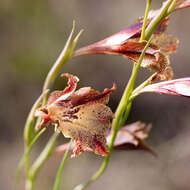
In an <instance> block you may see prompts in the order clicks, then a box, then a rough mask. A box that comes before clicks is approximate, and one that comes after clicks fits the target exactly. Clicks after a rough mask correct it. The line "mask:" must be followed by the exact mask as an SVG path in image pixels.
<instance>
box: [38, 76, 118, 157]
mask: <svg viewBox="0 0 190 190" xmlns="http://www.w3.org/2000/svg"><path fill="white" fill-rule="evenodd" d="M62 76H65V77H67V78H68V79H69V81H68V87H66V88H65V89H64V90H63V91H54V92H52V93H51V94H50V96H49V98H48V101H47V105H45V106H43V107H41V108H40V109H38V110H37V111H36V116H40V117H42V119H43V120H42V122H41V124H40V126H39V127H41V126H42V125H46V126H47V125H48V124H52V125H54V126H55V128H56V130H60V131H62V133H63V134H64V136H65V137H69V138H72V139H73V140H74V143H75V149H74V156H76V155H79V154H80V153H82V152H84V151H86V150H87V149H91V150H92V151H94V152H95V153H96V154H101V155H107V154H108V150H107V146H106V134H107V131H108V129H109V128H110V120H111V119H112V118H113V113H112V111H111V109H110V108H109V107H107V106H106V104H107V103H108V101H109V94H110V93H111V92H112V91H114V90H115V89H116V86H115V84H114V86H113V88H112V89H107V88H106V89H105V90H104V92H102V93H100V92H98V91H95V90H94V89H92V88H90V87H84V88H80V89H79V90H77V91H76V92H74V91H75V89H76V86H77V82H78V81H79V79H78V78H77V77H76V76H72V75H70V74H67V73H66V74H62Z"/></svg>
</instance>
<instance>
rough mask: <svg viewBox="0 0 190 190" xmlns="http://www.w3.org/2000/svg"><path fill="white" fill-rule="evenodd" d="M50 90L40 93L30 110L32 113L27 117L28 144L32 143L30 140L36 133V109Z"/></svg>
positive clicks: (26, 139) (25, 129)
mask: <svg viewBox="0 0 190 190" xmlns="http://www.w3.org/2000/svg"><path fill="white" fill-rule="evenodd" d="M48 91H49V90H45V91H44V92H43V93H42V94H41V95H40V97H39V98H38V99H37V100H36V102H35V103H34V105H33V106H32V108H31V110H30V113H29V115H28V117H27V120H26V124H25V127H24V141H25V143H26V146H27V145H28V144H30V142H31V140H32V135H34V134H33V126H34V123H35V118H34V113H35V111H36V109H37V108H38V107H39V106H40V103H41V102H42V100H43V98H44V96H46V95H47V94H48Z"/></svg>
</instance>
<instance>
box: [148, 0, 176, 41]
mask: <svg viewBox="0 0 190 190" xmlns="http://www.w3.org/2000/svg"><path fill="white" fill-rule="evenodd" d="M174 1H175V0H168V1H167V2H166V3H165V5H164V6H163V7H162V8H161V10H160V12H159V13H158V14H157V15H156V17H154V18H153V19H152V21H151V22H150V24H149V25H148V27H147V28H146V30H145V40H148V39H149V38H150V36H151V35H152V33H153V32H154V30H155V29H156V28H157V26H158V25H159V24H160V23H161V22H162V20H163V19H164V18H165V17H166V16H167V11H168V8H169V7H170V5H171V4H172V2H174Z"/></svg>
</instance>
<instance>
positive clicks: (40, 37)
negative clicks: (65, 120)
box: [0, 0, 190, 190]
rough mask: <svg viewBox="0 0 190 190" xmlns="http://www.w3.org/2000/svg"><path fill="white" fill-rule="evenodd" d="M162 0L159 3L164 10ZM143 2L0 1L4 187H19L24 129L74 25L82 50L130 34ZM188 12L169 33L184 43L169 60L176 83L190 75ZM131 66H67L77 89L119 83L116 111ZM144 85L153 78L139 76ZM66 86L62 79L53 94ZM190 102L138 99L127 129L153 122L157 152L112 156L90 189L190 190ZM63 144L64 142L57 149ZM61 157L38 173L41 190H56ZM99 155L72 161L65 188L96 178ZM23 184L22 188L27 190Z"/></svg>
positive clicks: (100, 61)
mask: <svg viewBox="0 0 190 190" xmlns="http://www.w3.org/2000/svg"><path fill="white" fill-rule="evenodd" d="M160 3H161V1H158V0H157V1H156V0H154V1H153V7H154V8H158V7H159V6H160ZM144 9H145V1H140V0H101V1H100V0H99V1H98V0H97V1H92V0H48V1H46V0H33V1H27V0H17V1H15V0H1V2H0V66H1V69H0V103H1V104H0V105H1V106H0V124H1V127H0V129H1V132H0V150H1V156H0V189H2V190H9V189H12V188H13V180H14V175H15V169H16V166H17V164H18V161H19V159H20V157H21V154H22V152H23V142H22V131H23V125H24V122H25V119H26V116H27V114H28V111H29V110H30V107H31V105H32V104H33V102H34V101H35V100H36V98H37V97H38V96H39V94H40V90H41V88H42V84H43V80H44V78H45V76H46V74H47V72H48V70H49V69H50V67H51V65H52V64H53V62H54V61H55V60H56V58H57V56H58V55H59V53H60V51H61V49H62V48H63V46H64V43H65V40H66V38H67V36H68V35H69V33H70V30H71V27H72V20H75V21H76V26H77V31H79V30H80V29H82V28H83V29H84V33H83V34H82V36H81V38H80V40H79V43H78V47H81V46H84V45H87V44H90V43H92V42H95V41H98V40H101V39H104V38H105V37H107V36H109V35H111V34H113V33H115V32H118V31H120V30H121V29H124V28H125V27H127V26H129V25H130V24H132V23H133V22H134V21H135V19H136V18H138V17H139V16H142V15H143V14H144ZM189 18H190V9H186V10H181V11H179V12H176V13H175V14H174V15H173V16H172V18H171V22H170V25H169V33H171V34H173V35H176V36H177V37H178V38H179V39H180V47H179V50H178V52H177V53H176V54H173V55H172V56H171V65H172V67H173V69H174V72H175V78H180V77H187V76H189V75H190V65H189V64H190V63H189V60H190V53H189V52H190V51H189V44H190V38H189V33H190V27H189ZM131 67H132V64H131V62H130V61H129V60H126V59H124V58H122V57H119V56H103V55H91V56H84V57H79V58H75V59H73V60H71V61H69V63H68V64H66V65H65V66H64V67H63V70H62V71H63V72H69V73H73V74H75V75H77V76H78V77H79V78H80V84H79V87H83V86H92V87H93V88H95V89H99V90H103V89H104V88H105V87H111V86H112V83H113V81H115V82H116V83H117V86H118V89H117V91H116V92H114V93H113V95H112V96H111V100H110V106H111V107H112V109H113V110H115V108H116V105H117V103H118V101H119V99H120V97H121V93H122V91H123V89H124V87H125V84H126V82H127V80H128V78H129V74H130V70H131ZM140 73H141V74H140V76H139V77H138V83H140V81H143V79H145V78H146V77H147V76H148V75H149V74H150V73H149V72H148V71H145V70H143V69H141V70H140ZM64 85H65V81H63V80H60V79H58V80H57V81H56V84H55V86H54V88H55V89H62V88H63V87H64ZM189 101H190V100H189V99H186V98H182V97H171V96H167V95H157V94H146V95H141V96H140V97H138V98H137V99H136V100H135V102H134V104H133V109H132V113H131V115H130V118H129V121H128V123H131V122H134V121H137V120H141V121H144V122H147V123H151V122H152V124H153V129H152V131H151V133H150V137H149V139H148V143H149V144H150V145H152V146H153V147H154V149H155V150H156V151H157V153H158V154H159V158H158V159H155V158H154V157H152V155H150V154H147V153H144V152H141V151H139V152H136V151H133V152H132V151H131V152H114V154H113V156H112V158H111V161H110V164H109V167H108V169H107V170H106V172H105V174H104V175H103V176H102V177H101V178H100V179H99V180H98V181H97V182H95V183H94V184H92V185H91V186H90V187H89V188H88V189H89V190H95V189H109V190H116V189H119V190H126V189H127V190H149V189H151V190H188V189H190V184H189V180H190V165H189V162H190V149H189V146H190V138H189V136H190V117H189V114H190V102H189ZM52 133H53V129H52V128H49V129H48V132H47V133H46V134H45V135H43V136H44V137H43V138H42V139H41V140H40V141H39V143H38V144H37V145H36V146H35V148H34V149H33V152H32V154H33V157H35V156H37V155H38V154H39V152H40V150H41V148H42V147H43V145H44V143H45V142H46V141H47V139H48V137H49V136H50V135H51V134H52ZM62 142H65V140H64V138H63V137H61V138H60V139H59V144H61V143H62ZM60 159H61V156H57V155H54V156H53V157H52V158H50V159H49V161H48V162H47V163H46V164H45V166H44V167H43V168H42V170H41V171H40V174H39V176H38V179H37V184H36V189H38V190H43V189H46V190H48V189H49V190H50V189H52V184H53V181H54V177H55V174H56V171H57V167H58V165H59V162H60ZM101 162H102V158H101V157H100V156H96V155H93V154H92V153H85V154H83V155H81V156H80V157H78V158H75V159H71V160H69V162H68V165H67V166H66V168H65V170H64V175H63V180H64V181H63V182H64V183H63V189H65V190H67V189H68V190H69V189H72V188H73V187H74V186H75V185H77V184H78V183H80V182H83V181H85V180H87V179H88V178H89V176H91V175H92V174H93V172H95V171H96V170H97V169H98V168H99V166H100V164H101ZM23 186H24V184H23V183H21V187H20V189H23V188H22V187H23Z"/></svg>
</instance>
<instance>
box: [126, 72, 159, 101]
mask: <svg viewBox="0 0 190 190" xmlns="http://www.w3.org/2000/svg"><path fill="white" fill-rule="evenodd" d="M156 75H157V73H154V74H153V75H152V76H150V77H149V78H148V79H147V80H145V81H144V82H143V83H142V84H140V85H139V86H138V87H137V88H135V90H133V93H132V94H131V96H130V98H129V101H133V100H134V98H136V97H137V96H138V92H139V91H140V90H141V89H143V88H144V87H145V86H148V85H149V84H151V83H152V79H153V78H154V77H155V76H156Z"/></svg>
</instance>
